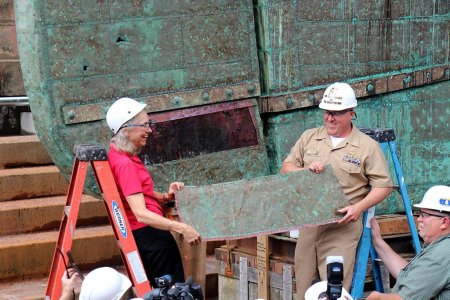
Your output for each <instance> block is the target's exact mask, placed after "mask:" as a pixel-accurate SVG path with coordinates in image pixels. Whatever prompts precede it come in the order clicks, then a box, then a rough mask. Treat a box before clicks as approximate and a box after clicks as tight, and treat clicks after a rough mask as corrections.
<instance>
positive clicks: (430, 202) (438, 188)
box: [414, 185, 450, 212]
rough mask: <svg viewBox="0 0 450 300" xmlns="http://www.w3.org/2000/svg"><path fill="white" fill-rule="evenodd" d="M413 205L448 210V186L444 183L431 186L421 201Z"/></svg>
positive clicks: (449, 203) (449, 202) (449, 207)
mask: <svg viewBox="0 0 450 300" xmlns="http://www.w3.org/2000/svg"><path fill="white" fill-rule="evenodd" d="M414 206H415V207H419V208H428V209H432V210H438V211H440V212H442V211H446V212H450V187H448V186H445V185H435V186H433V187H431V188H430V189H429V190H428V191H427V192H426V193H425V195H424V196H423V199H422V202H420V203H419V204H414Z"/></svg>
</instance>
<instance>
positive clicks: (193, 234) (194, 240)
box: [181, 224, 202, 246]
mask: <svg viewBox="0 0 450 300" xmlns="http://www.w3.org/2000/svg"><path fill="white" fill-rule="evenodd" d="M183 225H184V226H183V230H182V232H181V234H182V235H183V238H184V239H185V240H186V241H187V242H188V243H189V244H190V245H191V246H194V245H199V244H200V243H201V241H202V238H201V237H200V234H199V233H198V232H197V230H195V229H194V228H193V227H191V226H189V225H187V224H183Z"/></svg>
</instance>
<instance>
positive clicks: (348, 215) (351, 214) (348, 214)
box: [338, 204, 362, 224]
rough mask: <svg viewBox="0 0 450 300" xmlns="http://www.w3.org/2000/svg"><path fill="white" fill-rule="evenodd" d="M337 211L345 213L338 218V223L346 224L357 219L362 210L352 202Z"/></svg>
mask: <svg viewBox="0 0 450 300" xmlns="http://www.w3.org/2000/svg"><path fill="white" fill-rule="evenodd" d="M338 212H339V213H341V214H345V216H343V217H342V219H340V220H339V222H338V224H348V223H353V222H356V221H358V220H359V217H360V216H361V214H362V210H361V209H360V208H359V205H358V204H353V205H349V206H346V207H344V208H341V209H339V210H338Z"/></svg>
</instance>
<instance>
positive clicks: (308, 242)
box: [280, 82, 392, 299]
mask: <svg viewBox="0 0 450 300" xmlns="http://www.w3.org/2000/svg"><path fill="white" fill-rule="evenodd" d="M356 106H357V101H356V97H355V92H354V91H353V89H352V88H351V87H350V85H348V84H346V83H340V82H338V83H334V84H332V85H331V86H329V87H328V88H327V89H326V90H325V93H324V96H323V99H322V101H321V103H320V105H319V107H320V108H321V109H323V110H324V115H323V120H324V126H322V127H319V128H313V129H310V130H307V131H305V132H304V133H303V134H302V136H301V137H300V139H299V140H298V141H297V142H296V144H295V145H294V147H293V148H292V149H291V153H290V154H289V156H288V157H287V158H286V159H285V160H284V162H283V166H282V168H281V171H280V172H281V173H287V172H295V171H299V170H310V171H311V172H314V173H320V172H322V171H323V169H324V165H327V164H329V165H331V167H332V169H333V172H334V174H335V175H336V177H337V179H338V181H339V183H340V184H341V186H342V189H343V191H344V193H345V195H346V196H347V197H348V199H349V205H348V206H346V207H344V208H342V209H340V210H339V212H340V213H342V214H343V217H342V219H341V220H340V221H339V222H338V224H328V225H321V226H318V227H314V228H303V229H301V230H300V232H299V238H298V241H297V246H296V249H295V276H296V282H297V294H298V296H299V299H303V295H304V294H305V291H306V289H307V288H308V287H309V286H310V284H311V282H312V281H313V280H314V279H316V278H320V279H321V280H325V279H326V276H327V274H326V264H325V259H326V257H327V256H330V255H339V256H343V258H344V264H345V265H344V281H343V285H344V287H345V289H347V290H349V288H350V284H351V281H352V276H353V266H354V263H355V254H356V248H357V246H358V242H359V239H360V237H361V233H362V222H361V218H360V216H361V214H362V213H363V212H364V211H365V210H367V209H368V208H369V207H372V206H374V205H376V204H378V203H379V202H381V201H383V200H384V199H385V198H386V197H387V196H388V195H389V194H390V192H391V190H392V181H391V178H390V175H389V170H388V168H387V163H386V159H385V157H384V154H383V152H382V151H381V148H380V146H379V144H378V143H377V142H376V141H374V140H373V139H372V138H370V137H369V136H367V135H366V134H364V133H362V132H361V131H359V130H358V129H357V128H356V127H355V126H354V125H353V123H352V120H354V119H355V118H356V113H355V112H354V108H355V107H356Z"/></svg>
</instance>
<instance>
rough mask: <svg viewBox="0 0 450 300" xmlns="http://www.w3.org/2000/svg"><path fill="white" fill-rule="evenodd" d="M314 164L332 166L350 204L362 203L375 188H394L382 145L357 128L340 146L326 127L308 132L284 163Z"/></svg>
mask: <svg viewBox="0 0 450 300" xmlns="http://www.w3.org/2000/svg"><path fill="white" fill-rule="evenodd" d="M314 161H319V162H321V163H322V164H323V165H328V164H330V165H331V167H332V169H333V171H334V174H335V175H336V177H337V179H338V181H339V183H340V184H341V186H342V189H343V191H344V194H345V195H346V196H347V197H348V198H349V202H350V204H355V203H357V202H359V201H361V200H362V199H363V198H364V197H365V196H366V195H367V194H368V193H369V191H370V187H371V186H372V187H391V186H392V181H391V177H390V175H389V170H388V167H387V164H386V159H385V156H384V154H383V151H381V148H380V145H379V144H378V143H377V142H376V141H375V140H373V139H372V138H371V137H369V136H368V135H366V134H365V133H362V132H361V131H359V130H358V129H357V128H356V127H354V126H353V129H352V132H351V134H350V136H349V137H348V138H346V139H345V140H343V141H342V142H341V143H339V144H338V145H337V146H336V147H333V143H332V142H331V139H330V137H329V136H328V134H327V131H326V129H325V127H323V126H322V127H318V128H313V129H309V130H306V131H305V132H304V133H303V134H302V136H301V137H300V139H299V140H298V141H297V142H296V143H295V146H294V147H292V149H291V153H290V154H289V156H288V157H287V158H286V159H285V160H284V162H288V163H293V164H295V165H296V166H297V167H300V168H303V167H307V166H308V165H309V164H310V163H312V162H314Z"/></svg>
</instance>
